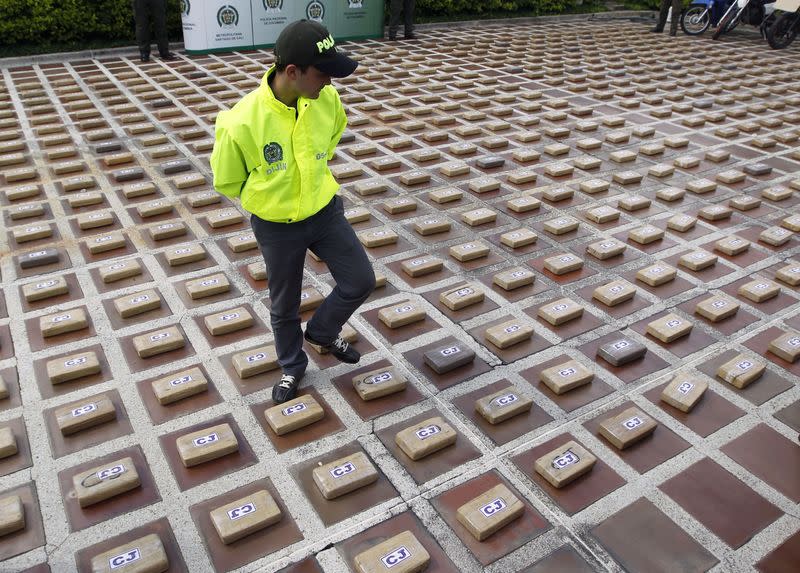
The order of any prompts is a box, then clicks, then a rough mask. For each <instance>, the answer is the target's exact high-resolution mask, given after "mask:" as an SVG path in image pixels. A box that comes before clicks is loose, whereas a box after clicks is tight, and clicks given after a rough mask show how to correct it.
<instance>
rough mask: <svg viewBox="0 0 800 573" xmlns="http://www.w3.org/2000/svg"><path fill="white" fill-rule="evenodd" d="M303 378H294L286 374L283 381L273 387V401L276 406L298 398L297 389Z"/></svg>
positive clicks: (282, 378) (282, 377)
mask: <svg viewBox="0 0 800 573" xmlns="http://www.w3.org/2000/svg"><path fill="white" fill-rule="evenodd" d="M301 378H302V376H292V375H291V374H284V375H283V376H281V381H280V382H278V383H277V384H275V385H274V386H273V387H272V401H273V402H275V403H276V404H283V403H284V402H288V401H289V400H292V399H294V398H295V396H297V387H298V386H300V379H301Z"/></svg>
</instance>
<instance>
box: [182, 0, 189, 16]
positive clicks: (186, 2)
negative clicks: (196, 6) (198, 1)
mask: <svg viewBox="0 0 800 573" xmlns="http://www.w3.org/2000/svg"><path fill="white" fill-rule="evenodd" d="M191 9H192V3H191V2H189V0H181V14H182V15H183V16H188V15H189V12H190V11H191Z"/></svg>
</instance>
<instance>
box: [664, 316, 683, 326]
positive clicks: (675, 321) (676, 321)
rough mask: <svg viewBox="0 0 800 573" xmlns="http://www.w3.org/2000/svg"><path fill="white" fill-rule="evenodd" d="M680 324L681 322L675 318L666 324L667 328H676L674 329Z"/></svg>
mask: <svg viewBox="0 0 800 573" xmlns="http://www.w3.org/2000/svg"><path fill="white" fill-rule="evenodd" d="M681 324H683V321H680V320H678V319H676V318H675V319H672V320H670V321H668V322H667V327H669V328H676V327H678V326H680V325H681Z"/></svg>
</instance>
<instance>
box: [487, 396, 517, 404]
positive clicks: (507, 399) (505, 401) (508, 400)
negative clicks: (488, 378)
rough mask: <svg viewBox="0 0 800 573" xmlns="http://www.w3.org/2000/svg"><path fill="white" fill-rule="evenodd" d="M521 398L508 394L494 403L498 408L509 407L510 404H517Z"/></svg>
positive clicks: (499, 397) (496, 399)
mask: <svg viewBox="0 0 800 573" xmlns="http://www.w3.org/2000/svg"><path fill="white" fill-rule="evenodd" d="M518 400H519V398H517V395H516V394H506V395H505V396H498V397H497V398H495V399H494V400H492V402H493V403H494V404H497V405H498V406H508V405H509V404H513V403H514V402H517V401H518Z"/></svg>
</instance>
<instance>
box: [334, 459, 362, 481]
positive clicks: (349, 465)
mask: <svg viewBox="0 0 800 573" xmlns="http://www.w3.org/2000/svg"><path fill="white" fill-rule="evenodd" d="M354 471H356V466H355V464H353V462H345V463H343V464H342V465H340V466H336V467H335V468H333V469H332V470H331V471H330V473H331V475H332V476H333V477H334V478H335V479H339V478H340V477H343V476H346V475H347V474H351V473H353V472H354Z"/></svg>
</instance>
